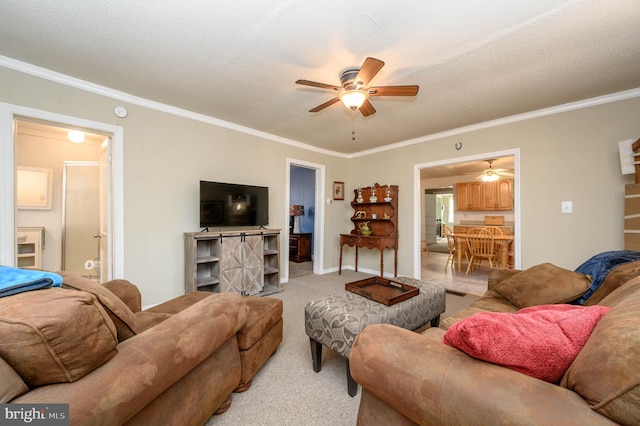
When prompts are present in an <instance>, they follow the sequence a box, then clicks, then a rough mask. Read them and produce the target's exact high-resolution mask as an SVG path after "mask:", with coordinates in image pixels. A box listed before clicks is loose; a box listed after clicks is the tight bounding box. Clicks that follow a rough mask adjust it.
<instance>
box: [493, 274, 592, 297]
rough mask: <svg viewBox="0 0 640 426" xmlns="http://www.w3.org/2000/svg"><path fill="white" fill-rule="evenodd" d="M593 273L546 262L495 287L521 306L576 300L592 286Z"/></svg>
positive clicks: (503, 295) (498, 291)
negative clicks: (589, 274) (571, 269)
mask: <svg viewBox="0 0 640 426" xmlns="http://www.w3.org/2000/svg"><path fill="white" fill-rule="evenodd" d="M590 285H591V280H590V278H589V276H587V275H584V274H581V273H578V272H573V271H570V270H568V269H563V268H560V267H558V266H555V265H552V264H551V263H542V264H540V265H536V266H532V267H531V268H529V269H526V270H524V271H522V272H519V273H517V274H515V275H512V276H511V277H509V278H507V279H506V280H504V281H502V282H500V283H498V284H497V285H496V286H495V287H494V288H493V289H494V291H496V292H497V293H499V294H500V295H502V297H504V298H505V299H507V300H508V301H510V302H511V303H513V304H514V305H515V306H517V307H518V308H527V307H529V306H536V305H548V304H552V303H567V302H571V301H573V300H576V299H577V298H578V297H580V296H581V295H582V294H584V292H586V291H587V290H588V289H589V286H590Z"/></svg>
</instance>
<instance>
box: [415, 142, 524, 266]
mask: <svg viewBox="0 0 640 426" xmlns="http://www.w3.org/2000/svg"><path fill="white" fill-rule="evenodd" d="M508 156H512V157H513V216H514V223H513V234H514V235H515V236H516V237H517V238H516V239H515V240H514V242H513V251H514V262H515V265H514V268H515V269H519V268H520V265H521V259H520V255H521V246H522V237H521V236H522V233H521V232H520V226H521V209H520V181H521V180H520V148H514V149H508V150H504V151H494V152H485V153H482V154H474V155H469V156H466V157H455V158H448V159H446V160H439V161H431V162H428V163H420V164H414V165H413V184H414V188H413V230H414V232H413V276H414V277H416V278H420V274H421V262H420V254H421V253H420V231H421V229H420V215H421V208H422V207H421V204H422V198H421V194H420V170H422V169H428V168H432V167H439V166H446V165H450V164H456V163H465V162H468V161H477V160H485V159H487V158H495V157H508Z"/></svg>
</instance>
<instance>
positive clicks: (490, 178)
mask: <svg viewBox="0 0 640 426" xmlns="http://www.w3.org/2000/svg"><path fill="white" fill-rule="evenodd" d="M499 177H500V176H498V175H497V174H496V173H492V174H487V173H484V174H483V175H482V180H483V181H484V182H494V181H496V180H498V178H499Z"/></svg>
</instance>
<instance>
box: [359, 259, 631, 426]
mask: <svg viewBox="0 0 640 426" xmlns="http://www.w3.org/2000/svg"><path fill="white" fill-rule="evenodd" d="M539 269H542V273H541V274H539V275H538V274H535V273H529V274H528V277H527V278H528V280H526V281H525V282H526V283H527V285H528V286H529V288H537V289H539V291H529V292H527V291H524V292H523V291H522V289H523V287H520V288H517V289H516V290H514V288H513V287H512V288H511V292H509V291H508V290H507V287H508V286H507V285H506V284H509V283H512V282H514V281H517V279H519V278H520V277H523V276H527V275H526V273H527V271H529V272H531V271H530V270H527V271H517V270H505V269H495V270H492V271H491V273H490V277H489V282H488V291H487V292H486V293H485V294H484V296H483V297H481V298H480V299H479V300H477V301H476V302H474V303H472V304H471V305H470V306H469V307H467V308H465V309H463V310H461V311H460V312H458V313H456V314H454V315H453V316H451V317H449V318H446V319H444V320H443V321H441V324H440V327H439V328H430V329H428V330H426V331H424V333H423V334H418V333H413V332H410V331H407V330H403V329H399V328H397V327H393V326H388V325H372V326H370V327H367V328H366V329H365V330H364V331H363V332H362V333H360V335H359V336H358V338H357V340H356V342H355V344H354V346H353V350H352V352H351V374H352V376H353V378H354V379H355V380H356V381H357V382H358V383H359V384H360V385H361V386H362V388H363V393H362V396H361V401H360V409H359V413H358V424H359V425H389V424H394V425H414V424H421V425H452V424H456V425H482V424H486V425H494V424H509V425H559V424H563V425H569V424H571V425H574V424H575V425H587V424H588V425H600V424H626V425H637V424H640V362H638V354H640V262H638V261H636V262H630V263H628V264H624V265H621V266H618V267H616V268H615V269H613V271H612V272H610V273H609V274H608V275H607V276H606V278H605V279H604V281H603V282H602V285H601V286H600V287H599V289H598V290H597V291H596V292H595V293H593V295H591V297H589V298H588V299H587V301H586V302H585V303H584V305H585V306H593V305H599V306H605V307H609V308H610V310H609V311H608V312H607V313H606V314H605V315H604V316H603V317H602V318H601V319H600V321H599V322H598V323H597V325H596V326H595V328H594V329H593V330H592V331H591V334H590V335H588V340H587V341H586V344H584V346H583V347H582V349H581V350H580V351H579V353H578V354H577V357H575V359H574V360H573V362H572V363H571V364H570V366H569V368H568V369H567V370H566V372H565V373H564V375H563V376H562V379H561V380H560V381H559V382H557V383H550V382H548V381H544V380H540V379H537V378H534V377H530V376H529V375H526V374H522V373H520V372H517V371H514V370H513V369H511V368H506V367H504V366H501V365H497V364H494V363H490V362H487V361H483V360H481V359H478V358H476V357H472V356H470V355H468V354H467V353H465V352H463V351H462V350H459V349H456V348H455V347H452V346H450V345H447V344H444V343H443V338H444V336H445V335H446V333H447V330H449V329H451V328H452V326H453V325H454V324H456V323H458V321H462V320H464V319H468V318H470V317H471V316H472V315H473V314H476V313H486V312H504V313H515V312H517V311H518V310H519V309H520V308H522V307H523V306H518V305H520V304H525V305H527V304H529V303H531V302H533V306H535V304H552V303H566V302H568V301H567V300H566V299H567V298H572V299H575V298H577V297H579V296H580V295H579V293H580V291H584V289H582V290H579V287H580V284H579V283H578V282H577V281H574V282H573V283H568V281H570V280H565V279H564V278H563V274H560V275H558V276H555V277H554V276H553V274H551V275H549V274H548V270H547V271H545V267H539ZM534 272H535V270H534ZM517 274H521V275H517ZM536 278H539V279H536ZM549 278H555V279H549ZM573 278H575V276H573ZM578 281H579V280H578ZM567 287H571V288H572V290H570V291H567ZM499 291H500V292H499ZM572 292H574V293H575V294H573V295H572V296H569V294H570V293H572ZM505 294H506V295H507V296H508V298H507V297H505ZM514 301H516V302H517V303H516V304H514ZM556 306H559V305H556ZM479 316H482V315H479ZM477 317H478V316H476V317H475V318H477Z"/></svg>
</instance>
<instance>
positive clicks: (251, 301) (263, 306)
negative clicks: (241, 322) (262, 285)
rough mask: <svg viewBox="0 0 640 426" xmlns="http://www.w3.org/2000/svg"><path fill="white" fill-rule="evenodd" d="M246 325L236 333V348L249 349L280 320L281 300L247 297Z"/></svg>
mask: <svg viewBox="0 0 640 426" xmlns="http://www.w3.org/2000/svg"><path fill="white" fill-rule="evenodd" d="M245 301H246V303H247V307H248V308H249V313H248V316H247V323H246V324H245V326H244V327H243V328H242V329H240V331H239V332H238V347H239V348H240V350H241V351H243V350H246V349H249V348H250V347H252V346H253V345H254V343H256V342H257V341H258V340H260V339H261V338H262V336H264V335H265V334H266V333H267V331H269V330H270V329H271V327H273V326H274V325H275V324H277V323H278V322H279V321H280V320H281V319H282V300H280V299H275V298H272V297H258V296H247V297H246V298H245Z"/></svg>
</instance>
